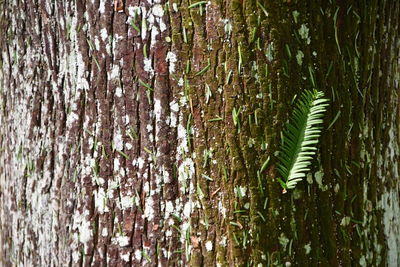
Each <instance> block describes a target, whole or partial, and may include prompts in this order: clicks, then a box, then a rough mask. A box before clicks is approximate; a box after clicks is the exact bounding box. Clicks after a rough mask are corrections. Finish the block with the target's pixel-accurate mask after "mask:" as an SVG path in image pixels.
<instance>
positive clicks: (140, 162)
mask: <svg viewBox="0 0 400 267" xmlns="http://www.w3.org/2000/svg"><path fill="white" fill-rule="evenodd" d="M137 165H138V167H139V169H142V168H143V165H144V160H143V159H142V158H141V157H139V158H138V159H137Z"/></svg>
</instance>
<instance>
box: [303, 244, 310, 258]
mask: <svg viewBox="0 0 400 267" xmlns="http://www.w3.org/2000/svg"><path fill="white" fill-rule="evenodd" d="M304 250H305V251H306V255H308V254H310V252H311V242H309V243H307V244H305V245H304Z"/></svg>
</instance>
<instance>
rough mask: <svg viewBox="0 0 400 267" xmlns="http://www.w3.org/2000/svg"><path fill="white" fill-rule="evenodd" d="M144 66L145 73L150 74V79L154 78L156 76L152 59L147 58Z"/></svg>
mask: <svg viewBox="0 0 400 267" xmlns="http://www.w3.org/2000/svg"><path fill="white" fill-rule="evenodd" d="M143 64H144V71H146V72H147V73H149V74H150V77H152V76H153V75H154V70H153V66H152V61H151V58H145V59H144V60H143Z"/></svg>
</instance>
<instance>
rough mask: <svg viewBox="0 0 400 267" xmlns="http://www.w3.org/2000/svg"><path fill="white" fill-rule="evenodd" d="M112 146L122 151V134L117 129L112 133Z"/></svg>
mask: <svg viewBox="0 0 400 267" xmlns="http://www.w3.org/2000/svg"><path fill="white" fill-rule="evenodd" d="M113 142H114V147H115V149H116V150H119V151H122V150H123V149H124V142H123V140H122V134H121V133H120V132H119V131H118V132H117V133H116V134H115V135H114V140H113Z"/></svg>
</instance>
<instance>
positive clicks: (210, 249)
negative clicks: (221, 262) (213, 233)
mask: <svg viewBox="0 0 400 267" xmlns="http://www.w3.org/2000/svg"><path fill="white" fill-rule="evenodd" d="M206 250H207V251H212V250H213V244H212V242H211V241H207V242H206Z"/></svg>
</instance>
